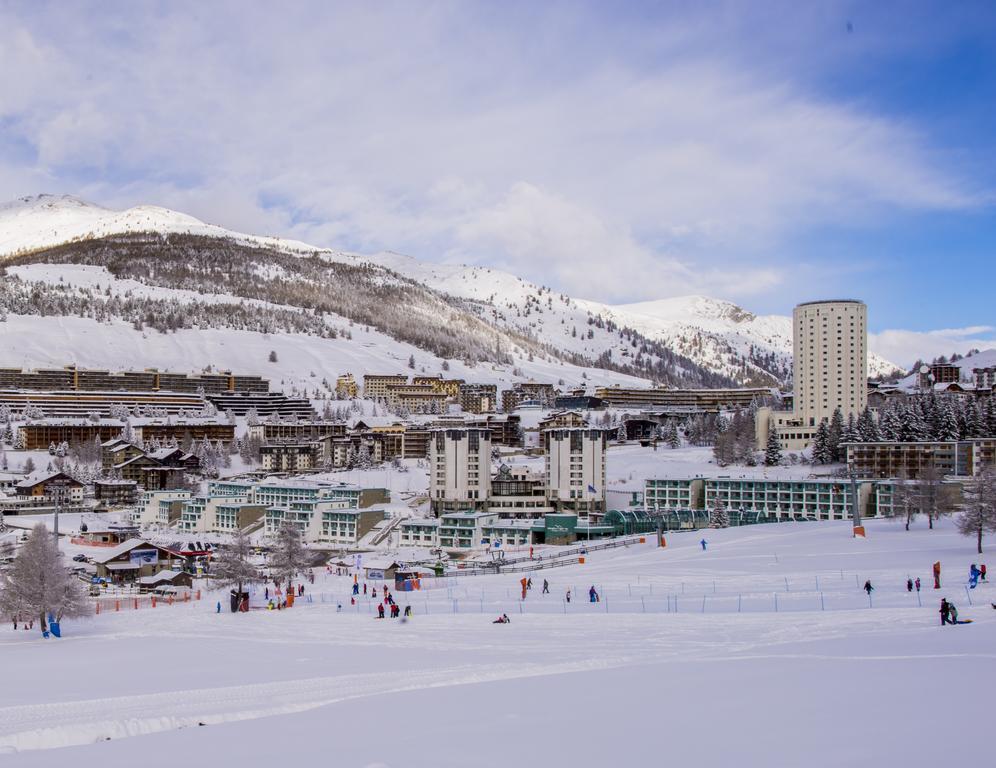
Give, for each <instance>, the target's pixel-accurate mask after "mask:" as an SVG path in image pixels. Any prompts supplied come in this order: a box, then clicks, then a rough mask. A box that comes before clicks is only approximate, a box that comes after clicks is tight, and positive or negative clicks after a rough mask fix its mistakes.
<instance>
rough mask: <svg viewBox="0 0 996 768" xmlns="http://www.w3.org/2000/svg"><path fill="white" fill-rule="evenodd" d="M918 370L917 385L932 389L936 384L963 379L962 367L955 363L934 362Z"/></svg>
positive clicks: (954, 382) (955, 382)
mask: <svg viewBox="0 0 996 768" xmlns="http://www.w3.org/2000/svg"><path fill="white" fill-rule="evenodd" d="M923 367H924V368H926V370H922V369H921V370H919V371H917V385H918V386H919V387H920V388H921V389H930V388H931V387H933V386H934V385H935V384H957V383H958V382H959V381H961V368H959V367H958V366H957V365H955V364H954V363H933V364H932V365H925V366H923Z"/></svg>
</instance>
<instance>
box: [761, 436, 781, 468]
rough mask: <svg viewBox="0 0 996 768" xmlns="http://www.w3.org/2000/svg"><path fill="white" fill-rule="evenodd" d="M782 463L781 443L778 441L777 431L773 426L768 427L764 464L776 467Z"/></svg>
mask: <svg viewBox="0 0 996 768" xmlns="http://www.w3.org/2000/svg"><path fill="white" fill-rule="evenodd" d="M781 463H782V444H781V443H780V442H779V441H778V431H777V430H776V429H775V428H774V426H771V427H769V429H768V445H767V447H766V448H765V449H764V464H765V466H768V467H776V466H778V465H779V464H781Z"/></svg>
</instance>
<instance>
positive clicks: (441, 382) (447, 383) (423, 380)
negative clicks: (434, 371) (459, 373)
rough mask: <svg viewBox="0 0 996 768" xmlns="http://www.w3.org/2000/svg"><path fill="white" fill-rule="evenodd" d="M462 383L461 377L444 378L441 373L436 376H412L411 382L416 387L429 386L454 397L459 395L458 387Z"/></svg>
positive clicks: (442, 393)
mask: <svg viewBox="0 0 996 768" xmlns="http://www.w3.org/2000/svg"><path fill="white" fill-rule="evenodd" d="M463 383H464V381H463V379H444V378H443V377H442V375H441V374H440V375H437V376H413V377H412V384H414V385H415V386H417V387H421V386H430V387H432V388H433V389H434V390H435V391H436V392H438V393H439V394H441V395H446V397H448V398H449V397H452V398H456V397H458V396H459V395H460V387H461V385H462V384H463Z"/></svg>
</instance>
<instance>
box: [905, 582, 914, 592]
mask: <svg viewBox="0 0 996 768" xmlns="http://www.w3.org/2000/svg"><path fill="white" fill-rule="evenodd" d="M906 591H907V592H912V591H913V579H906Z"/></svg>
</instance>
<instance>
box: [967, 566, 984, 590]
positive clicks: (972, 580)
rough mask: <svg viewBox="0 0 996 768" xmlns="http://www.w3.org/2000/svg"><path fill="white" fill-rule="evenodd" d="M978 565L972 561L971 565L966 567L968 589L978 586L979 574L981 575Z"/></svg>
mask: <svg viewBox="0 0 996 768" xmlns="http://www.w3.org/2000/svg"><path fill="white" fill-rule="evenodd" d="M981 573H982V572H981V571H980V570H979V567H978V566H977V565H976V564H975V563H972V567H971V568H969V569H968V586H969V588H970V589H975V588H976V587H977V586H979V576H980V575H981Z"/></svg>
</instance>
